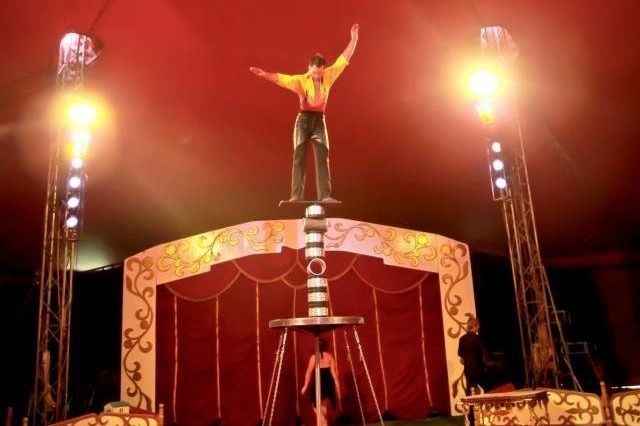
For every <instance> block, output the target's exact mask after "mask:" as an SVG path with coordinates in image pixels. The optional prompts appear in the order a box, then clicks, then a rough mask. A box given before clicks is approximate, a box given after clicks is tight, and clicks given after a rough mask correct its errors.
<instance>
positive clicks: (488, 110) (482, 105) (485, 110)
mask: <svg viewBox="0 0 640 426" xmlns="http://www.w3.org/2000/svg"><path fill="white" fill-rule="evenodd" d="M476 114H478V117H480V120H482V122H483V123H484V125H485V126H491V125H492V124H493V123H495V121H496V112H495V109H494V108H493V103H492V102H491V101H490V100H488V99H485V100H483V101H480V102H478V103H477V104H476Z"/></svg>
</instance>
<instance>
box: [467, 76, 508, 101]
mask: <svg viewBox="0 0 640 426" xmlns="http://www.w3.org/2000/svg"><path fill="white" fill-rule="evenodd" d="M467 85H468V88H469V91H470V92H471V93H473V94H474V95H476V96H480V97H489V96H495V95H496V93H498V90H499V89H500V85H501V84H500V79H499V78H498V76H497V75H496V73H494V72H493V71H489V70H478V71H475V72H473V73H472V74H471V75H470V76H469V80H468V82H467Z"/></svg>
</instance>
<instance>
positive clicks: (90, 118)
mask: <svg viewBox="0 0 640 426" xmlns="http://www.w3.org/2000/svg"><path fill="white" fill-rule="evenodd" d="M97 116H98V112H97V111H96V109H95V108H94V107H93V106H91V105H89V104H87V103H84V102H78V103H75V104H73V105H71V106H70V107H69V120H71V123H72V124H73V125H75V126H81V127H86V126H89V125H91V124H93V122H94V121H96V117H97Z"/></svg>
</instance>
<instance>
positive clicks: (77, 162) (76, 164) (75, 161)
mask: <svg viewBox="0 0 640 426" xmlns="http://www.w3.org/2000/svg"><path fill="white" fill-rule="evenodd" d="M83 165H84V161H83V160H82V158H80V157H73V158H72V159H71V167H72V168H74V169H76V170H78V169H81V168H82V166H83Z"/></svg>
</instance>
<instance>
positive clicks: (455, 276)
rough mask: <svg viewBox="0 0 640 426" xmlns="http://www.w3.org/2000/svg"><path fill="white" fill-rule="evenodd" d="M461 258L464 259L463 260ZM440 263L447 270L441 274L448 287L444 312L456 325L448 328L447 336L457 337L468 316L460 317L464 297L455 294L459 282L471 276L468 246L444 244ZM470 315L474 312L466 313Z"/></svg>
mask: <svg viewBox="0 0 640 426" xmlns="http://www.w3.org/2000/svg"><path fill="white" fill-rule="evenodd" d="M461 259H463V260H462V262H461ZM440 264H441V265H442V267H443V269H445V270H446V271H447V272H444V273H442V272H441V274H440V283H441V284H442V285H444V286H445V287H446V290H445V293H444V298H443V304H444V312H445V313H446V314H447V315H448V316H449V318H450V319H451V320H452V321H453V323H454V324H455V327H449V328H448V329H447V336H449V337H450V338H452V339H457V338H458V337H459V336H460V335H461V334H462V332H463V330H464V323H465V322H466V318H465V319H459V318H458V314H459V313H460V306H461V305H462V303H463V299H462V297H460V295H459V294H454V290H457V289H456V286H457V285H458V284H460V283H462V282H465V280H466V279H467V278H469V271H470V268H471V265H470V264H469V260H468V250H467V246H465V245H464V244H455V245H451V244H443V245H442V246H441V247H440ZM469 316H473V314H471V313H466V314H465V317H467V318H468V317H469Z"/></svg>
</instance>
